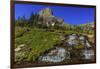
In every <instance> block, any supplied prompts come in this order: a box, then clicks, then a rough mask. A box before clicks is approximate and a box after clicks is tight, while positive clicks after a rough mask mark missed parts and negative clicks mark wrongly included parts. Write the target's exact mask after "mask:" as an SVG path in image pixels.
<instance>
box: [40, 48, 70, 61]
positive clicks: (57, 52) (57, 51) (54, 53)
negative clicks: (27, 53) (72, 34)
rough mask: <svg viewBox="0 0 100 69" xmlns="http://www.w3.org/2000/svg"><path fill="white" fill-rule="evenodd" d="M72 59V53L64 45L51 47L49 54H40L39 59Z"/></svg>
mask: <svg viewBox="0 0 100 69" xmlns="http://www.w3.org/2000/svg"><path fill="white" fill-rule="evenodd" d="M65 58H66V59H70V53H69V52H68V51H66V50H65V49H64V48H62V47H56V48H53V49H51V50H50V51H49V52H48V53H47V54H44V55H42V56H40V58H39V60H40V61H44V62H54V63H55V62H62V61H63V60H64V59H65Z"/></svg>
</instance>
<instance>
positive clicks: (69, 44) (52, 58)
mask: <svg viewBox="0 0 100 69" xmlns="http://www.w3.org/2000/svg"><path fill="white" fill-rule="evenodd" d="M62 38H63V39H62V42H61V43H60V44H57V45H56V47H54V48H52V49H49V50H48V51H46V52H45V53H44V54H43V55H41V56H40V57H39V61H43V62H53V63H56V62H63V61H66V62H67V60H68V61H73V60H74V59H75V60H76V61H78V60H92V59H94V55H95V53H94V52H95V51H94V49H93V45H91V43H90V42H89V41H88V39H87V37H86V36H83V35H78V34H70V35H65V36H64V37H62Z"/></svg>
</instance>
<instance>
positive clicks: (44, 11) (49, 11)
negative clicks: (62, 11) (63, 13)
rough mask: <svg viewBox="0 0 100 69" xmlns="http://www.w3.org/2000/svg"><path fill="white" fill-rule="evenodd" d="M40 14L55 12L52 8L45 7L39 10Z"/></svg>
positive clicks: (46, 14) (48, 14)
mask: <svg viewBox="0 0 100 69" xmlns="http://www.w3.org/2000/svg"><path fill="white" fill-rule="evenodd" d="M39 15H42V16H52V15H53V12H52V10H51V9H50V8H44V9H42V10H40V11H39Z"/></svg>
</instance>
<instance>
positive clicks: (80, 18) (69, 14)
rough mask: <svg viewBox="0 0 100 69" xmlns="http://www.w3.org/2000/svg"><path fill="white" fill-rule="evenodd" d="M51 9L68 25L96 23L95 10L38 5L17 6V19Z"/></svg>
mask: <svg viewBox="0 0 100 69" xmlns="http://www.w3.org/2000/svg"><path fill="white" fill-rule="evenodd" d="M47 7H48V8H50V9H51V10H52V11H53V15H54V16H57V17H60V18H63V19H64V22H65V23H68V24H74V25H76V24H85V23H91V22H94V16H95V14H94V12H95V8H87V7H75V6H47V5H38V4H15V19H18V17H19V16H25V17H26V18H27V19H28V18H29V16H30V15H31V13H32V12H33V13H38V12H39V11H40V10H41V9H43V8H47Z"/></svg>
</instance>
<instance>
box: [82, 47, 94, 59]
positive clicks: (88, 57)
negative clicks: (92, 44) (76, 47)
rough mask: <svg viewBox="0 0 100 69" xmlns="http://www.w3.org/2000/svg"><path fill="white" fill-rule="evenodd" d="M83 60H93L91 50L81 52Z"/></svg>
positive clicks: (92, 51)
mask: <svg viewBox="0 0 100 69" xmlns="http://www.w3.org/2000/svg"><path fill="white" fill-rule="evenodd" d="M82 55H84V57H83V59H94V50H93V49H90V50H88V49H84V50H82Z"/></svg>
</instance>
